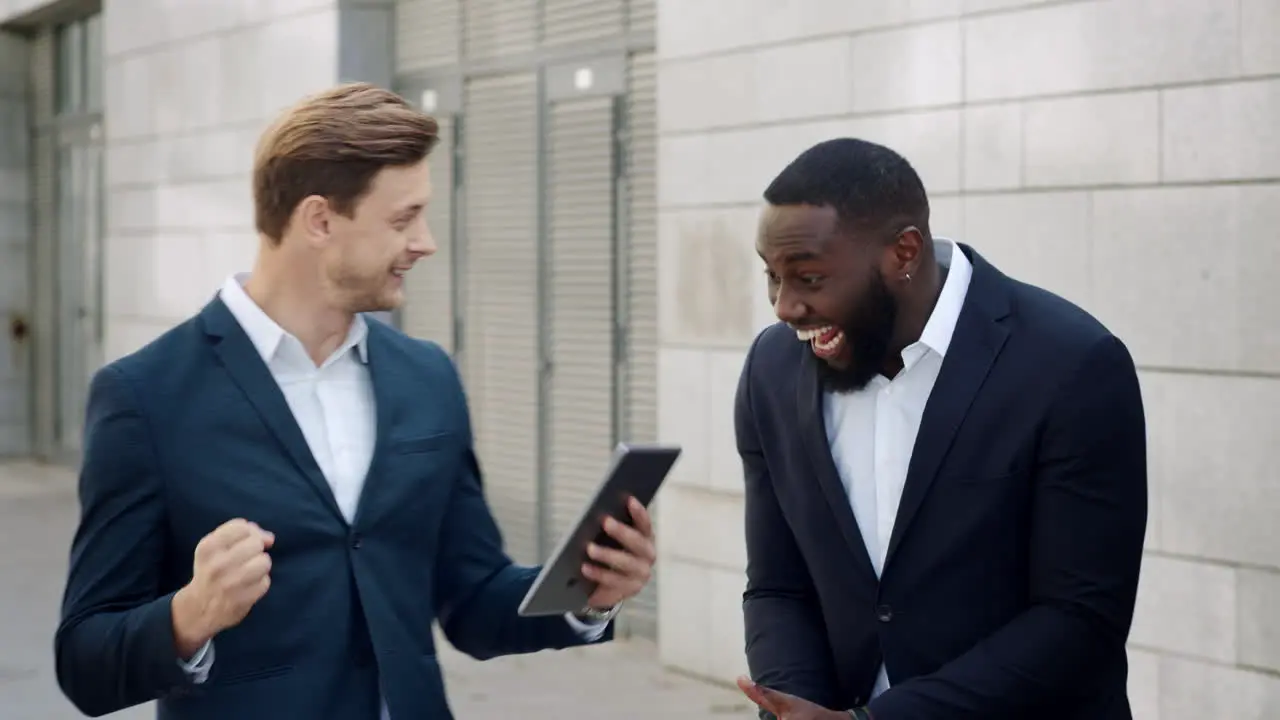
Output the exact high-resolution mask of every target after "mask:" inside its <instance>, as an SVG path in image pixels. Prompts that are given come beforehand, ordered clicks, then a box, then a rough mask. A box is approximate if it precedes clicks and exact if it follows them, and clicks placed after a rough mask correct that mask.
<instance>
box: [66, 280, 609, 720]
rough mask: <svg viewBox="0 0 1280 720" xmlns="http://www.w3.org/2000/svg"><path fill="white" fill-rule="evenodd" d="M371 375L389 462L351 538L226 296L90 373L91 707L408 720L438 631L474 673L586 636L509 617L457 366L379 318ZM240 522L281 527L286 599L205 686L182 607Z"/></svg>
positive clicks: (86, 618) (247, 624) (524, 578)
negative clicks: (181, 628)
mask: <svg viewBox="0 0 1280 720" xmlns="http://www.w3.org/2000/svg"><path fill="white" fill-rule="evenodd" d="M368 362H369V371H370V374H371V375H372V380H373V388H374V395H375V398H376V402H377V420H378V427H377V449H376V451H375V454H374V460H373V463H372V466H371V468H370V470H369V474H368V478H367V481H366V483H365V488H364V492H363V495H362V496H361V499H360V505H359V510H358V512H357V514H356V517H355V519H354V521H353V522H352V523H351V524H350V525H348V524H347V522H346V521H345V520H344V519H343V517H342V515H341V513H340V512H339V510H338V506H337V504H336V503H335V501H334V498H333V496H332V494H331V492H330V490H329V486H328V484H327V482H326V481H325V479H324V477H323V476H322V475H321V473H320V470H319V468H318V466H317V465H316V463H315V461H314V459H313V458H312V456H311V454H310V452H309V450H308V448H307V445H306V441H305V440H304V438H303V436H302V433H301V431H300V430H299V428H298V426H297V424H296V422H295V421H294V419H293V416H292V414H291V413H290V411H289V407H288V405H287V404H286V402H285V399H284V396H283V394H282V393H281V392H280V390H279V388H278V386H277V385H276V383H275V381H274V380H273V378H272V377H271V374H270V371H269V370H268V368H267V366H266V364H265V363H264V362H263V361H262V359H261V357H260V356H259V355H258V353H257V351H256V350H255V349H254V347H253V345H252V344H251V342H250V341H249V338H248V336H246V335H245V333H244V331H243V330H242V329H241V328H240V325H239V324H238V323H237V322H236V320H235V318H234V317H233V316H232V315H231V312H230V311H229V310H228V309H227V307H226V306H225V305H224V304H223V303H222V301H221V300H214V301H213V302H212V303H210V304H209V305H208V306H207V307H206V308H205V309H204V311H203V312H201V313H200V315H199V316H197V317H195V318H193V319H191V320H189V321H187V322H186V323H184V324H182V325H180V326H179V327H177V328H175V329H174V330H172V331H170V332H168V333H166V334H165V335H164V336H162V337H161V338H159V339H158V340H156V341H155V342H153V343H151V344H150V345H149V346H147V347H145V348H143V349H142V350H141V351H139V352H137V353H136V354H134V355H132V356H129V357H126V358H124V359H122V360H120V361H118V362H115V363H112V364H111V365H109V366H107V367H105V368H104V369H103V370H101V371H100V372H99V373H98V374H97V376H96V377H95V378H94V381H93V383H92V390H91V392H90V399H89V405H88V416H87V420H86V431H85V444H84V463H83V469H82V471H81V475H80V503H81V508H82V514H81V519H80V525H79V528H78V529H77V531H76V534H75V539H74V543H73V545H72V549H71V563H70V570H69V577H68V581H67V588H66V595H65V599H64V604H63V609H62V621H61V624H60V625H59V627H58V631H57V636H56V641H55V653H56V660H57V676H58V682H59V684H60V685H61V686H62V690H63V692H64V693H66V695H67V697H68V698H70V699H71V701H72V702H73V703H75V705H76V706H77V707H78V708H80V710H82V711H83V712H85V713H87V714H89V715H92V716H98V715H103V714H106V713H109V712H112V711H115V710H119V709H121V708H124V707H128V706H131V705H136V704H139V703H143V702H146V701H149V700H153V699H157V698H158V699H159V717H160V718H161V719H162V720H230V719H231V718H237V719H239V718H245V719H248V718H272V719H273V720H290V719H293V718H296V719H297V720H377V718H378V712H379V696H380V694H381V695H385V698H386V702H387V705H388V707H389V709H390V711H391V717H392V718H393V720H396V719H398V720H415V719H417V718H441V719H445V718H449V717H451V715H450V712H449V708H448V706H447V704H446V701H445V692H444V686H443V684H442V680H441V674H440V668H439V666H438V665H437V663H436V649H435V646H434V644H433V636H432V624H433V622H434V621H436V620H439V621H440V623H441V625H442V626H443V628H444V630H445V633H446V635H447V636H448V638H449V640H450V641H451V642H452V643H453V644H454V645H456V646H457V647H458V648H459V649H461V650H462V651H464V652H466V653H468V654H470V655H472V656H474V657H477V658H490V657H493V656H496V655H504V654H511V653H526V652H533V651H537V650H543V649H547V648H560V647H566V646H570V645H579V644H582V643H583V641H582V639H581V637H580V636H579V635H578V634H577V633H576V632H575V631H574V630H573V629H572V628H571V627H570V626H569V625H568V623H566V622H565V620H564V618H562V617H550V618H539V619H524V618H520V617H518V616H517V614H516V607H517V605H518V604H519V602H520V600H521V598H522V597H523V596H524V594H525V592H526V591H527V590H528V589H529V587H530V585H531V584H532V581H533V578H534V576H535V575H536V572H537V571H536V569H529V568H522V567H518V566H515V565H513V564H512V563H511V561H510V560H509V559H508V558H507V556H506V555H505V554H504V552H503V549H502V541H501V538H500V536H499V532H498V527H497V526H496V524H495V523H494V519H493V516H492V515H491V514H490V511H489V508H488V507H487V505H486V503H485V500H484V497H483V495H482V492H481V486H480V471H479V468H478V467H477V463H476V458H475V456H474V454H473V451H472V439H471V427H470V421H469V418H468V412H467V405H466V400H465V398H464V396H463V391H462V387H461V384H460V382H459V378H458V376H457V374H456V372H455V369H454V367H453V364H452V362H451V361H450V359H449V358H448V357H447V356H446V355H445V353H444V352H443V351H441V350H440V349H439V347H437V346H436V345H433V344H431V343H427V342H422V341H418V340H414V339H411V338H408V337H406V336H404V335H402V334H400V333H399V332H397V331H395V330H393V329H392V328H390V327H388V326H386V325H383V324H382V323H380V322H377V321H370V322H369V335H368ZM237 517H243V518H246V519H248V520H251V521H254V522H257V523H258V524H260V525H261V526H262V527H264V528H266V529H268V530H271V531H272V532H274V533H275V536H276V543H275V546H274V547H273V548H272V550H271V556H272V559H273V569H272V574H271V577H272V586H271V589H270V590H269V591H268V592H267V594H266V596H265V597H264V598H263V599H262V600H261V601H260V602H259V603H258V604H257V605H256V606H255V607H254V608H253V610H252V611H251V612H250V613H249V615H248V617H247V618H245V620H244V622H243V623H241V624H240V625H239V626H238V627H235V628H232V629H230V630H227V631H225V632H223V633H222V634H220V635H219V636H218V637H217V638H216V640H215V641H214V648H215V653H216V661H215V663H214V666H213V671H212V674H211V676H210V678H209V679H208V681H207V683H205V684H202V685H193V684H192V682H191V681H190V680H189V679H188V678H187V676H186V674H185V673H184V672H183V671H182V669H181V668H180V667H179V666H178V658H177V655H176V650H175V647H174V639H173V629H172V623H171V615H170V600H171V598H172V594H173V593H174V592H175V591H176V590H178V589H179V588H180V587H182V586H183V585H184V584H185V583H186V582H188V580H189V579H190V577H191V568H192V554H193V552H194V549H195V546H196V543H197V542H198V541H199V540H200V538H202V537H203V536H204V535H205V534H207V533H209V532H211V531H212V530H214V529H215V528H216V527H218V526H219V525H220V524H222V523H223V522H225V521H227V520H230V519H232V518H237ZM610 636H611V631H610V632H609V633H606V639H607V638H609V637H610Z"/></svg>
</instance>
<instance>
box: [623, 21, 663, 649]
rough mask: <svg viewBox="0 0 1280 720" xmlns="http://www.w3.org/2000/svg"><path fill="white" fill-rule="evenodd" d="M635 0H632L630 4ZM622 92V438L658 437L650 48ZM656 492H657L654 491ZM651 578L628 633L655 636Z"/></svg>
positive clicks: (634, 61)
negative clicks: (625, 138)
mask: <svg viewBox="0 0 1280 720" xmlns="http://www.w3.org/2000/svg"><path fill="white" fill-rule="evenodd" d="M634 3H635V0H633V8H634ZM628 70H629V78H628V85H629V88H628V95H627V119H626V124H627V134H628V141H627V152H626V157H625V160H624V161H625V163H626V164H625V169H626V173H625V175H626V193H627V220H628V228H627V258H626V268H627V316H628V322H627V324H628V337H627V343H626V347H627V350H628V354H627V359H626V360H627V361H626V376H625V386H624V388H625V397H626V400H625V408H626V423H625V428H626V429H625V433H624V439H625V440H627V441H629V442H637V443H640V442H654V441H655V440H656V439H657V437H658V404H657V398H658V351H657V348H658V211H657V205H658V203H657V154H658V153H657V151H658V142H657V73H656V71H655V65H654V56H653V54H652V53H643V54H637V55H633V56H632V57H631V59H630V67H629V69H628ZM659 497H661V496H659ZM660 580H661V578H655V580H654V582H651V583H649V586H648V587H646V588H645V590H644V591H643V592H641V593H640V595H638V596H637V597H636V598H635V599H634V600H632V601H631V602H630V603H628V605H627V623H628V627H629V629H630V631H631V632H632V633H633V634H636V635H640V636H643V637H648V638H656V637H657V623H658V595H657V583H658V582H659V581H660Z"/></svg>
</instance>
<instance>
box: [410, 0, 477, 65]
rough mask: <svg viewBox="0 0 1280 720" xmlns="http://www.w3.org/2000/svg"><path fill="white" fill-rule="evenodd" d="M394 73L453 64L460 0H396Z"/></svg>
mask: <svg viewBox="0 0 1280 720" xmlns="http://www.w3.org/2000/svg"><path fill="white" fill-rule="evenodd" d="M395 22H396V28H395V32H396V72H397V73H405V72H414V71H417V70H429V69H432V68H438V67H446V66H449V65H456V64H457V63H458V58H459V56H460V54H461V52H460V51H461V47H460V45H461V44H462V43H461V39H460V37H459V35H460V33H459V29H460V28H461V23H462V0H396V20H395Z"/></svg>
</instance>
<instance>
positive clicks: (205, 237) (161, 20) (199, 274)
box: [104, 0, 392, 360]
mask: <svg viewBox="0 0 1280 720" xmlns="http://www.w3.org/2000/svg"><path fill="white" fill-rule="evenodd" d="M390 18H391V7H390V4H389V3H388V2H384V1H383V0H376V1H375V0H366V1H365V2H363V3H355V2H347V1H346V0H256V1H255V2H191V3H186V2H183V3H174V2H165V1H164V0H108V2H107V3H106V7H105V18H104V20H105V29H104V34H105V46H106V55H107V57H106V63H107V71H106V97H107V101H106V102H107V107H106V130H107V147H108V154H107V186H108V190H107V191H108V198H109V199H108V205H109V210H108V239H107V248H108V249H107V257H106V262H107V271H106V273H107V333H106V334H107V337H106V344H107V347H106V356H107V359H108V360H111V359H114V358H116V357H119V356H121V355H123V354H126V353H128V352H131V351H133V350H135V349H137V348H138V347H140V346H142V345H143V344H145V343H146V342H148V341H150V340H151V339H152V338H154V337H155V336H156V335H158V334H159V333H161V332H163V331H164V330H165V329H167V328H169V327H171V326H172V325H173V324H174V323H175V322H177V321H179V320H181V319H183V318H184V317H186V316H188V315H190V314H192V313H194V312H196V311H197V310H199V308H200V307H202V306H203V305H204V303H206V302H207V301H208V300H209V299H210V298H211V297H212V296H213V294H214V293H215V292H216V290H217V288H218V286H219V285H220V284H221V283H222V281H223V280H225V279H226V277H227V276H228V275H229V274H231V273H233V272H236V271H242V270H249V269H250V265H251V263H252V260H253V255H254V251H255V250H256V248H257V238H256V235H255V233H254V230H253V208H252V197H251V190H250V182H249V180H250V177H249V173H250V169H251V165H252V160H253V147H254V145H255V143H256V142H257V139H258V135H259V133H260V132H261V131H262V129H263V128H264V127H265V125H266V123H267V122H269V121H270V119H271V118H272V117H273V116H274V115H275V114H276V113H277V112H278V111H279V110H281V109H282V108H284V107H285V106H287V105H289V104H291V103H293V102H294V101H296V100H298V99H299V98H300V97H302V96H303V95H305V94H307V93H310V92H314V91H317V90H321V89H323V88H325V87H328V86H330V85H332V84H334V83H336V82H338V81H339V80H355V79H367V80H372V81H375V82H380V83H382V84H386V83H388V81H389V79H390V58H391V51H392V48H391V45H390V43H389V36H390V30H391V24H390ZM371 74H372V75H373V76H371Z"/></svg>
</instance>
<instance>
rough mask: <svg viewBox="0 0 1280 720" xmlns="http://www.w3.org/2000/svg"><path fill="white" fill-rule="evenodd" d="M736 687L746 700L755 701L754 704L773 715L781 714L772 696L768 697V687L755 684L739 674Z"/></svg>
mask: <svg viewBox="0 0 1280 720" xmlns="http://www.w3.org/2000/svg"><path fill="white" fill-rule="evenodd" d="M738 689H739V690H741V691H742V694H743V695H746V696H747V699H748V700H750V701H751V702H753V703H755V704H756V705H758V706H760V707H762V708H764V709H765V710H768V711H769V712H771V713H773V714H774V715H778V716H781V715H782V709H781V708H779V707H777V706H776V705H775V703H774V701H773V698H772V697H770V695H769V692H770V691H769V690H768V688H765V687H764V686H762V685H757V684H756V683H755V682H754V681H753V680H752V679H751V678H749V677H746V676H739V677H738Z"/></svg>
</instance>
